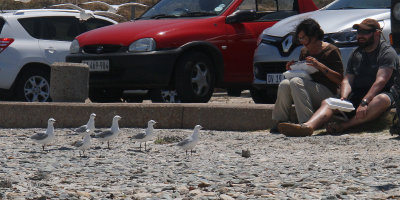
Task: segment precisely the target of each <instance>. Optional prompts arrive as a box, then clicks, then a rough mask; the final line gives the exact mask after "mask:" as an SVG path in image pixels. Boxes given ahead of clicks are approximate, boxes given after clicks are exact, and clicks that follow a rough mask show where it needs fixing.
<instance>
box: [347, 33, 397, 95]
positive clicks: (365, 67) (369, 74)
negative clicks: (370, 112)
mask: <svg viewBox="0 0 400 200" xmlns="http://www.w3.org/2000/svg"><path fill="white" fill-rule="evenodd" d="M396 66H399V59H398V57H397V53H396V51H395V50H394V49H393V48H392V47H391V46H390V45H389V44H387V43H386V42H383V41H381V43H380V44H379V46H378V47H377V48H376V49H375V50H374V51H373V52H370V53H367V52H365V51H364V49H363V48H360V47H359V48H357V49H355V50H354V52H353V53H352V55H351V56H350V59H349V62H348V64H347V68H346V73H347V74H353V75H354V81H353V83H352V85H351V88H352V91H356V90H360V91H366V92H368V90H369V89H370V88H371V86H372V85H373V84H374V82H375V80H376V74H377V72H378V69H380V68H385V67H389V68H392V69H396ZM392 77H393V75H392ZM392 84H393V78H391V79H390V80H389V81H388V82H387V83H386V86H385V87H384V88H383V90H382V91H381V92H383V91H389V90H390V87H391V85H392Z"/></svg>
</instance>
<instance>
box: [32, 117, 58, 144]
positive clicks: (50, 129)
mask: <svg viewBox="0 0 400 200" xmlns="http://www.w3.org/2000/svg"><path fill="white" fill-rule="evenodd" d="M54 122H56V120H55V119H53V118H50V119H49V120H48V121H47V129H46V131H45V132H40V133H36V134H35V135H32V136H31V139H32V140H33V141H35V142H37V143H39V144H42V145H43V146H42V147H43V151H44V146H45V145H46V144H48V143H50V142H51V141H53V139H54V126H53V124H54Z"/></svg>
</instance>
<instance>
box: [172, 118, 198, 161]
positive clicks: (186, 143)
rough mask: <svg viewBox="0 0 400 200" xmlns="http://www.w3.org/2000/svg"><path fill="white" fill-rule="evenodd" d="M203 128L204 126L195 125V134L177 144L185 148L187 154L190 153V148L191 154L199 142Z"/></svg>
mask: <svg viewBox="0 0 400 200" xmlns="http://www.w3.org/2000/svg"><path fill="white" fill-rule="evenodd" d="M202 128H203V127H202V126H200V125H196V126H195V127H194V130H193V134H192V135H191V136H188V137H187V138H186V139H184V140H182V141H181V142H179V143H178V144H177V145H176V146H178V147H180V148H182V149H183V150H185V151H186V155H187V153H188V150H190V155H192V149H193V148H194V147H195V146H196V144H197V143H198V142H199V131H200V129H202Z"/></svg>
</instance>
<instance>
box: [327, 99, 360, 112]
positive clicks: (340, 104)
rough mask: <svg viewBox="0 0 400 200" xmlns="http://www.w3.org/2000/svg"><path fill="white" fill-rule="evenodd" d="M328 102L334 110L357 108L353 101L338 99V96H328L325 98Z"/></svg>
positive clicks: (349, 110) (346, 110)
mask: <svg viewBox="0 0 400 200" xmlns="http://www.w3.org/2000/svg"><path fill="white" fill-rule="evenodd" d="M325 101H326V103H328V106H329V108H331V109H334V110H340V111H343V112H351V111H353V110H354V109H355V108H354V106H353V104H352V103H350V102H349V101H345V100H341V99H337V98H328V99H326V100H325Z"/></svg>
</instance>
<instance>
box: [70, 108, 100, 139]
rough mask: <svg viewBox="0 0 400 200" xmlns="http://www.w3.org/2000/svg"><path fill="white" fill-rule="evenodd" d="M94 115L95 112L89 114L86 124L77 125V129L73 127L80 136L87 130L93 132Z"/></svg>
mask: <svg viewBox="0 0 400 200" xmlns="http://www.w3.org/2000/svg"><path fill="white" fill-rule="evenodd" d="M95 117H96V114H94V113H92V114H90V117H89V121H88V122H87V124H86V125H82V126H80V127H78V128H77V129H75V132H76V133H78V134H79V135H82V136H85V135H86V133H87V131H89V132H93V131H94V129H95V127H94V118H95Z"/></svg>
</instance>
